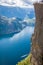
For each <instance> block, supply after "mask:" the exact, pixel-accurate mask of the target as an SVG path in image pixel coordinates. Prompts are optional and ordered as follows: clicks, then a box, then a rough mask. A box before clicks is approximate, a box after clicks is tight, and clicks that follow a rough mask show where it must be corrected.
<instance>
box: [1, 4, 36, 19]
mask: <svg viewBox="0 0 43 65" xmlns="http://www.w3.org/2000/svg"><path fill="white" fill-rule="evenodd" d="M0 15H2V16H6V17H9V18H12V17H18V18H21V19H24V18H25V16H26V15H28V16H29V18H33V17H34V16H35V14H34V9H32V8H20V7H9V6H2V5H0Z"/></svg>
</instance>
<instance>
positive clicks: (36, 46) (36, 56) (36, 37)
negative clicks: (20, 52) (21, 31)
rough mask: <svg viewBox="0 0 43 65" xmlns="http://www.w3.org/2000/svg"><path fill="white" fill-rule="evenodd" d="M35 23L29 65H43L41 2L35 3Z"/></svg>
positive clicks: (42, 4) (42, 16)
mask: <svg viewBox="0 0 43 65" xmlns="http://www.w3.org/2000/svg"><path fill="white" fill-rule="evenodd" d="M34 7H35V14H36V25H35V30H34V34H33V35H32V49H31V53H32V57H31V65H43V2H40V3H35V4H34Z"/></svg>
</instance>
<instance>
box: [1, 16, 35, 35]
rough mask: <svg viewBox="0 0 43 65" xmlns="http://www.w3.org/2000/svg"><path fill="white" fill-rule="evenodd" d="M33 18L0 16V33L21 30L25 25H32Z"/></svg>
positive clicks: (33, 22)
mask: <svg viewBox="0 0 43 65" xmlns="http://www.w3.org/2000/svg"><path fill="white" fill-rule="evenodd" d="M34 24H35V20H34V19H29V18H25V19H24V20H22V19H20V18H15V17H13V18H8V17H5V16H0V35H3V34H11V33H15V34H16V33H18V32H20V31H22V30H23V29H24V28H25V27H26V26H34Z"/></svg>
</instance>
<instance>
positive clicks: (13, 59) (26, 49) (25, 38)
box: [0, 26, 34, 65]
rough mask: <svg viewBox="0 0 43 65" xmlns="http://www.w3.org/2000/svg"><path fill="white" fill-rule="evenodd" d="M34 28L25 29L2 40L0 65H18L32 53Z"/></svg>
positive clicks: (0, 43) (0, 41)
mask: <svg viewBox="0 0 43 65" xmlns="http://www.w3.org/2000/svg"><path fill="white" fill-rule="evenodd" d="M33 32H34V27H33V26H28V27H26V28H24V29H23V30H22V31H21V32H20V33H17V34H14V35H13V36H12V37H8V38H5V37H3V38H1V39H0V65H16V64H17V62H19V61H20V60H22V59H23V58H25V56H26V55H28V54H29V53H30V48H31V36H32V33H33Z"/></svg>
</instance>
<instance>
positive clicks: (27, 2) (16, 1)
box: [0, 0, 40, 8]
mask: <svg viewBox="0 0 43 65" xmlns="http://www.w3.org/2000/svg"><path fill="white" fill-rule="evenodd" d="M37 1H38V2H39V1H40V0H0V5H3V6H12V7H17V6H18V7H27V8H33V5H32V4H33V3H34V2H37Z"/></svg>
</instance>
